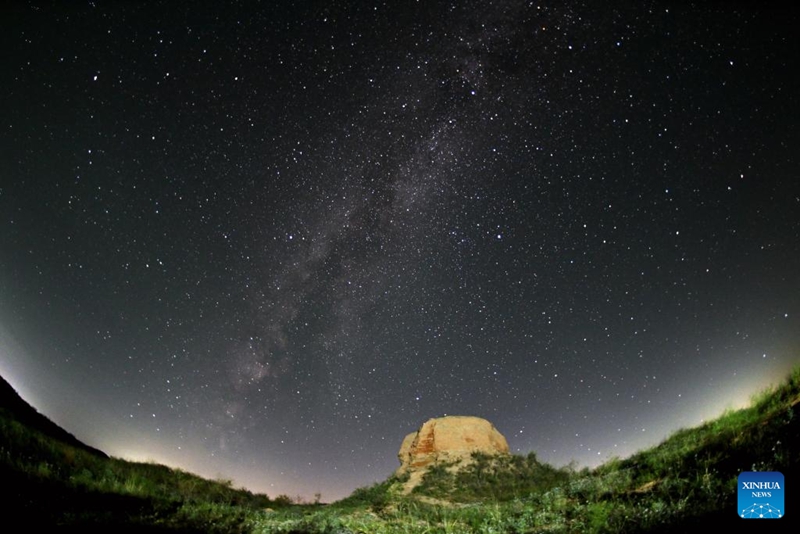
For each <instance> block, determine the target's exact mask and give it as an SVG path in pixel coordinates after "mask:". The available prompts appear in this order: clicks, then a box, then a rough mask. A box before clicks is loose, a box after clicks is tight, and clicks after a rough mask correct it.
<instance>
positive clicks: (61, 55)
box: [0, 0, 800, 500]
mask: <svg viewBox="0 0 800 534" xmlns="http://www.w3.org/2000/svg"><path fill="white" fill-rule="evenodd" d="M62 4H68V5H69V7H65V6H64V5H62ZM142 4H143V5H142ZM758 4H759V3H753V4H750V3H745V2H697V3H696V4H693V3H690V2H658V1H642V2H630V1H626V2H608V1H596V2H590V1H586V2H545V3H536V2H517V1H507V2H506V1H501V2H486V1H463V2H461V1H459V2H446V3H445V2H429V1H424V2H410V1H396V2H395V1H391V2H377V3H376V2H366V1H364V2H360V1H353V2H339V1H316V2H294V3H290V2H246V1H241V2H218V1H214V2H167V1H163V2H149V3H138V2H104V1H100V0H98V1H95V2H87V1H74V2H4V3H3V7H2V8H0V57H1V58H2V59H1V60H0V68H1V69H2V76H0V374H2V375H3V376H4V377H5V378H6V379H7V380H9V382H11V384H12V385H14V387H15V388H17V390H18V391H19V392H20V394H21V395H22V396H23V397H24V398H26V400H28V401H29V402H30V403H31V404H33V405H34V406H35V407H36V408H37V409H39V410H40V411H42V412H43V413H44V414H46V415H48V416H49V417H51V418H52V419H53V420H54V421H55V422H57V423H58V424H60V425H61V426H63V427H64V428H65V429H67V430H69V431H70V432H72V433H74V434H75V435H76V436H77V437H79V438H80V439H82V440H84V441H85V442H87V443H89V444H91V445H93V446H96V447H98V448H100V449H103V450H104V451H106V452H108V453H109V454H111V455H114V456H121V457H125V458H131V459H137V460H155V461H158V462H162V463H167V464H169V465H174V466H179V467H182V468H184V469H187V470H190V471H193V472H197V473H200V474H202V475H204V476H209V477H217V476H222V477H230V478H233V479H234V481H235V484H236V485H244V486H246V487H248V488H250V489H252V490H255V491H263V492H266V493H268V494H269V495H270V496H275V495H277V494H279V493H286V494H289V495H296V494H300V495H304V496H306V497H311V496H312V495H313V494H314V493H315V492H317V491H319V492H321V493H322V498H323V500H331V499H335V498H339V497H343V496H344V495H346V494H348V493H350V492H351V491H352V490H353V489H354V488H356V487H358V486H363V485H367V484H370V483H372V482H374V481H377V480H383V479H384V478H386V477H387V476H388V475H389V474H390V473H391V472H392V471H393V470H394V469H395V468H396V467H397V466H398V465H399V464H398V461H397V458H396V453H397V450H398V449H399V446H400V442H401V440H402V438H403V437H404V436H405V435H406V434H407V433H409V432H411V431H413V430H415V429H416V428H417V427H418V426H419V425H420V424H422V423H423V422H424V421H425V420H426V419H428V418H430V417H437V416H442V415H444V414H453V415H477V416H481V417H485V418H487V419H489V420H490V421H491V422H492V423H494V425H495V426H496V427H497V428H498V430H499V431H500V432H501V433H503V434H504V435H505V436H506V437H507V438H508V440H509V444H510V446H511V448H512V450H513V451H517V452H521V453H527V452H529V451H536V453H537V455H538V456H539V458H540V459H541V460H544V461H547V462H550V463H553V464H554V465H564V464H566V463H567V462H569V461H570V460H575V462H576V464H577V465H578V466H593V465H597V464H599V463H601V462H603V461H605V460H607V459H608V458H610V457H612V456H615V455H616V456H620V457H624V456H627V455H629V454H631V453H632V452H634V451H635V450H638V449H641V448H643V447H646V446H650V445H653V444H656V443H658V442H659V441H660V440H661V439H663V438H664V437H665V436H667V435H668V434H669V433H671V432H672V431H674V430H676V429H678V428H680V427H686V426H694V425H697V424H699V423H700V422H701V421H703V420H704V419H708V418H711V417H715V416H717V415H719V414H720V413H721V412H722V411H723V410H724V409H726V408H734V407H739V406H742V405H743V404H744V403H746V402H747V401H748V399H749V398H750V396H751V395H752V394H753V393H754V392H756V391H758V390H760V389H761V388H763V387H765V386H767V385H768V384H770V383H777V382H778V381H780V380H781V379H782V377H783V376H784V375H785V374H786V372H787V371H788V370H789V369H790V368H791V367H792V365H796V364H798V363H800V298H798V295H800V120H798V119H799V118H800V96H798V95H800V39H798V33H797V28H798V27H800V16H798V12H797V11H796V10H795V11H780V10H777V9H773V8H772V7H768V8H763V7H753V6H758ZM760 4H766V5H767V6H771V4H770V3H768V2H767V3H763V2H762V3H760ZM188 5H191V7H186V6H188Z"/></svg>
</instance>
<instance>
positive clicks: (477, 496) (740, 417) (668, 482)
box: [0, 368, 800, 534]
mask: <svg viewBox="0 0 800 534" xmlns="http://www.w3.org/2000/svg"><path fill="white" fill-rule="evenodd" d="M799 401H800V368H797V369H795V370H794V371H793V372H792V373H791V374H790V376H789V377H788V378H787V379H786V381H785V382H784V383H783V384H781V385H780V386H779V387H777V388H773V389H770V390H765V391H763V392H761V393H759V394H758V395H756V396H755V397H754V398H753V399H752V405H751V406H750V407H749V408H746V409H743V410H737V411H729V412H726V413H724V414H723V415H722V416H721V417H720V418H718V419H716V420H714V421H711V422H708V423H706V424H704V425H702V426H699V427H697V428H692V429H684V430H680V431H678V432H676V433H674V434H673V435H672V436H670V437H669V438H668V439H667V440H665V441H664V442H663V443H661V444H660V445H658V446H656V447H652V448H650V449H648V450H644V451H641V452H639V453H637V454H634V455H633V456H631V457H629V458H625V459H618V458H614V459H612V460H610V461H608V462H607V463H605V464H604V465H602V466H600V467H598V468H596V469H594V470H588V469H583V470H580V471H578V470H575V469H573V468H571V467H567V468H561V469H557V468H554V467H552V466H550V465H547V464H545V463H542V462H540V461H538V459H537V458H536V456H535V454H529V455H527V456H508V457H490V456H483V455H476V456H475V457H474V458H473V462H472V463H471V464H470V465H469V466H467V467H466V468H465V469H462V470H458V471H456V470H453V469H448V468H447V466H440V467H437V468H434V469H431V470H430V471H429V472H428V474H427V475H426V476H425V477H424V478H423V481H422V483H421V484H420V485H418V486H417V487H416V488H415V489H414V491H413V492H412V493H411V494H410V495H403V494H402V492H401V487H402V485H403V482H404V480H403V479H398V478H395V477H391V478H389V479H387V480H386V481H383V482H380V483H377V484H374V485H372V486H370V487H366V488H360V489H358V490H356V491H354V492H353V494H352V495H350V496H349V497H347V498H346V499H343V500H341V501H339V502H337V503H333V504H332V505H328V506H321V505H304V506H298V505H295V504H293V503H292V502H291V500H290V499H289V498H287V497H285V496H279V497H276V498H274V499H270V498H268V497H267V496H266V495H254V494H252V493H251V492H249V491H246V490H242V489H235V488H233V487H232V484H231V483H230V481H224V480H218V481H210V480H205V479H202V478H200V477H197V476H195V475H192V474H190V473H186V472H184V471H181V470H176V469H170V468H167V467H164V466H161V465H156V464H147V463H144V464H143V463H134V462H126V461H123V460H119V459H114V458H111V459H108V458H102V457H99V456H97V455H95V454H92V453H91V452H90V451H87V450H83V449H80V448H76V447H73V446H70V445H66V444H64V443H62V442H59V441H57V440H54V439H52V438H50V437H47V436H45V435H43V434H40V433H39V432H37V431H35V430H31V429H30V428H27V427H26V426H25V425H22V424H20V423H18V422H17V421H15V420H14V419H13V417H11V416H9V414H7V413H5V412H4V411H3V410H0V476H2V480H3V482H4V487H5V488H6V491H7V492H9V490H10V493H7V496H6V501H5V505H6V506H5V509H6V510H7V514H6V516H7V518H8V520H11V519H14V520H20V521H23V524H26V525H28V526H29V527H35V526H51V527H52V526H55V527H77V528H80V529H81V530H82V531H92V530H96V531H114V532H134V531H135V532H218V533H245V532H247V533H250V532H252V533H287V534H288V533H291V534H302V533H309V534H314V533H318V534H328V533H339V534H346V533H364V534H366V533H385V534H394V533H424V534H439V533H442V534H455V533H465V534H466V533H493V532H494V533H535V532H548V533H553V532H555V533H568V532H569V533H572V532H578V533H580V532H587V533H588V532H591V533H595V532H597V533H602V532H672V531H685V530H687V529H688V528H689V526H691V527H692V528H703V527H706V528H712V527H714V528H717V529H718V528H720V527H723V526H726V525H728V524H731V525H732V526H736V524H737V522H739V521H740V520H738V518H736V516H735V514H734V510H735V507H736V502H735V500H736V478H737V476H738V474H739V473H740V472H741V471H752V470H757V471H766V470H777V471H781V472H782V473H783V474H784V475H785V476H786V478H787V480H797V479H798V478H795V477H794V475H796V474H798V473H800V469H798V466H799V465H800V418H798V413H797V407H798V405H799V404H798V403H799ZM786 520H787V518H784V519H781V520H778V521H780V522H781V523H780V524H779V525H777V526H780V525H783V526H785V525H787V523H786ZM775 528H776V525H774V524H771V525H770V532H775V531H776V530H775Z"/></svg>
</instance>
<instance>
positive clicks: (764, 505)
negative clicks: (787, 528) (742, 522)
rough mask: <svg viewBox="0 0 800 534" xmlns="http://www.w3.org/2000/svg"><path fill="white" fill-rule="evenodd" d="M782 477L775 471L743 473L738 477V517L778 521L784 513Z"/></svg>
mask: <svg viewBox="0 0 800 534" xmlns="http://www.w3.org/2000/svg"><path fill="white" fill-rule="evenodd" d="M783 491H784V488H783V475H782V474H781V473H779V472H777V471H744V472H742V473H741V474H740V475H739V503H738V504H739V510H738V512H739V517H741V518H743V519H780V518H781V517H783V516H784V514H785V513H786V510H784V508H783V506H784V498H783Z"/></svg>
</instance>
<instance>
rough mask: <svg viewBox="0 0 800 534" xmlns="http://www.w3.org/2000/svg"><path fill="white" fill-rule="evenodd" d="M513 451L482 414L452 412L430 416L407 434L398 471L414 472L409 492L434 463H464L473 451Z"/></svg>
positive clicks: (399, 456) (401, 473)
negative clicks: (430, 417)
mask: <svg viewBox="0 0 800 534" xmlns="http://www.w3.org/2000/svg"><path fill="white" fill-rule="evenodd" d="M474 452H480V453H483V454H489V455H503V454H509V450H508V442H507V441H506V438H505V437H503V435H502V434H501V433H500V432H498V431H497V429H496V428H495V427H494V425H492V423H490V422H489V421H487V420H486V419H481V418H480V417H472V416H464V415H449V416H446V417H438V418H434V419H428V420H427V421H426V422H425V423H424V424H423V425H422V426H421V427H420V428H419V430H417V431H416V432H412V433H411V434H409V435H407V436H406V437H405V439H404V440H403V443H402V445H400V452H398V453H397V457H398V459H399V460H400V467H399V468H398V469H397V471H396V472H395V474H397V475H404V474H406V473H408V474H409V475H410V479H409V481H408V482H407V483H406V485H405V490H406V492H408V491H411V489H412V488H413V487H414V486H416V485H417V484H418V483H419V482H420V481H421V480H422V476H423V475H424V473H425V471H426V470H427V468H428V467H429V466H431V465H434V464H455V466H456V468H458V466H463V465H466V464H468V463H469V462H471V461H472V453H474Z"/></svg>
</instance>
